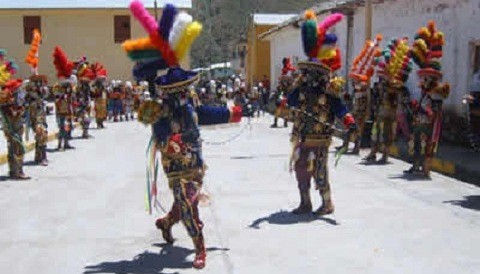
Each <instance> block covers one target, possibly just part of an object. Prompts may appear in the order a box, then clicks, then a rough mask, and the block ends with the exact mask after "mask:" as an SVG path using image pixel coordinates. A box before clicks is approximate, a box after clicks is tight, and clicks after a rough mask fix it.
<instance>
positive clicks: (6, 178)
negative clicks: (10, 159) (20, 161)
mask: <svg viewBox="0 0 480 274" xmlns="http://www.w3.org/2000/svg"><path fill="white" fill-rule="evenodd" d="M6 181H11V179H10V176H4V175H3V176H0V182H6Z"/></svg>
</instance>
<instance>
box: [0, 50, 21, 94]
mask: <svg viewBox="0 0 480 274" xmlns="http://www.w3.org/2000/svg"><path fill="white" fill-rule="evenodd" d="M0 61H2V64H1V65H0V86H4V85H6V84H7V83H8V82H9V81H10V79H11V78H12V76H13V75H15V74H16V73H17V71H18V66H17V64H16V63H15V62H14V61H13V60H11V59H8V58H7V51H6V50H4V49H0Z"/></svg>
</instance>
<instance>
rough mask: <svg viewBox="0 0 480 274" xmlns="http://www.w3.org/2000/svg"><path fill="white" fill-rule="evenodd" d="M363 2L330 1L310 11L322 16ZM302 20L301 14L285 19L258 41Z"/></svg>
mask: <svg viewBox="0 0 480 274" xmlns="http://www.w3.org/2000/svg"><path fill="white" fill-rule="evenodd" d="M384 1H386V0H373V3H374V4H378V3H383V2H384ZM364 4H365V1H363V0H331V1H323V2H321V3H319V4H317V5H316V6H314V7H312V8H311V9H312V10H313V11H315V13H316V14H317V15H320V14H324V13H327V12H331V11H334V10H338V9H342V8H350V7H355V6H356V5H364ZM302 20H303V12H302V13H301V14H298V15H295V17H291V18H287V19H286V20H284V21H283V22H280V23H278V24H277V26H276V27H274V28H271V29H270V30H268V31H267V32H264V33H262V34H260V35H259V36H258V38H259V39H265V38H267V36H270V35H271V34H273V33H276V32H277V31H280V30H282V29H284V28H286V27H289V26H294V25H297V26H298V24H299V23H300V22H301V21H302Z"/></svg>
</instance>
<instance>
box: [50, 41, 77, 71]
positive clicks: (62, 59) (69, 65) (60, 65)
mask: <svg viewBox="0 0 480 274" xmlns="http://www.w3.org/2000/svg"><path fill="white" fill-rule="evenodd" d="M53 64H54V65H55V69H56V70H57V77H58V78H70V76H71V75H72V72H73V66H74V64H73V62H71V61H68V58H67V55H66V54H65V52H63V50H62V49H61V48H60V47H58V46H56V47H55V50H54V52H53Z"/></svg>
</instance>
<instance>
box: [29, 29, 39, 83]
mask: <svg viewBox="0 0 480 274" xmlns="http://www.w3.org/2000/svg"><path fill="white" fill-rule="evenodd" d="M41 40H42V36H41V34H40V31H38V30H37V29H35V30H33V38H32V43H31V46H30V50H29V51H28V55H27V57H26V58H25V62H26V63H27V64H28V65H30V68H31V70H32V74H33V75H38V62H39V58H38V51H39V48H40V41H41Z"/></svg>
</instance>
